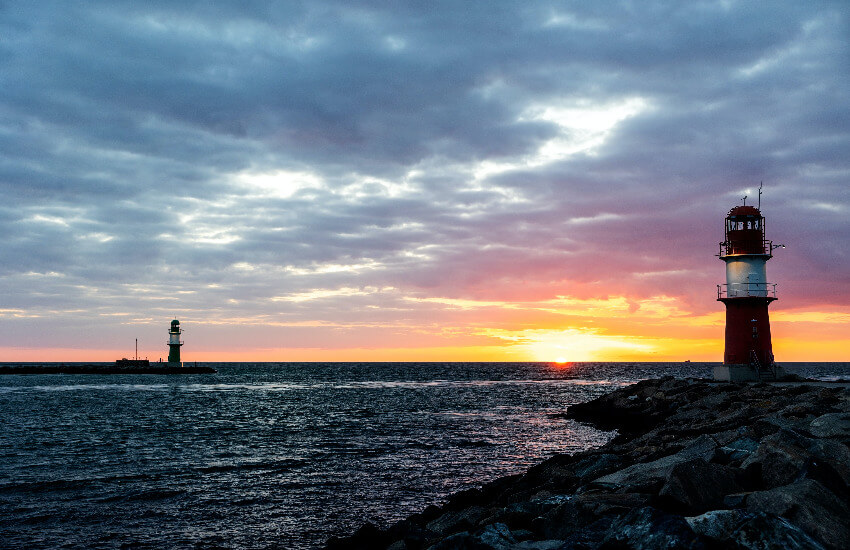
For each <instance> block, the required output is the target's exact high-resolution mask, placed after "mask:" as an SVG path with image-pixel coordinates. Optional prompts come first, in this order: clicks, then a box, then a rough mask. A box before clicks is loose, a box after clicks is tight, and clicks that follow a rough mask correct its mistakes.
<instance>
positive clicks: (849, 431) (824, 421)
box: [809, 412, 850, 440]
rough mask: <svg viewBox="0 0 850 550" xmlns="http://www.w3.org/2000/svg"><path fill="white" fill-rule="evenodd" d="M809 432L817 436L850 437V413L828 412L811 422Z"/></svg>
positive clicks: (845, 438)
mask: <svg viewBox="0 0 850 550" xmlns="http://www.w3.org/2000/svg"><path fill="white" fill-rule="evenodd" d="M809 433H811V434H812V435H814V436H816V437H837V438H841V439H843V440H847V439H850V413H846V412H840V413H827V414H823V415H821V416H819V417H817V418H815V419H814V420H812V421H811V422H810V423H809Z"/></svg>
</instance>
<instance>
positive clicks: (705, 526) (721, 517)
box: [685, 510, 752, 540]
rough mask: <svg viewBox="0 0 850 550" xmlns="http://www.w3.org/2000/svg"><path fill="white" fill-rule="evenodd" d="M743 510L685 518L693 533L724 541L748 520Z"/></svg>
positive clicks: (712, 511) (719, 511)
mask: <svg viewBox="0 0 850 550" xmlns="http://www.w3.org/2000/svg"><path fill="white" fill-rule="evenodd" d="M750 517H752V514H749V513H747V512H745V511H743V510H711V511H710V512H706V513H704V514H701V515H699V516H693V517H688V518H685V521H687V522H688V525H689V526H690V528H691V529H692V530H693V532H694V533H697V534H698V535H702V536H704V537H708V538H711V539H715V540H726V539H728V538H729V537H730V536H731V535H732V533H734V532H735V530H736V529H737V528H738V527H739V526H740V525H741V524H742V523H743V522H744V521H745V520H747V519H748V518H750Z"/></svg>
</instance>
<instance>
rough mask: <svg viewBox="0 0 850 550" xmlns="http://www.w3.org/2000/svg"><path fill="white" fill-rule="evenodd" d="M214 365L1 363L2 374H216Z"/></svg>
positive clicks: (0, 371) (0, 370) (0, 372)
mask: <svg viewBox="0 0 850 550" xmlns="http://www.w3.org/2000/svg"><path fill="white" fill-rule="evenodd" d="M215 372H217V371H216V370H215V369H214V368H212V367H205V366H198V365H184V366H177V365H169V364H168V363H151V364H150V365H144V366H140V365H119V364H109V363H103V364H82V363H70V364H65V363H54V364H26V363H21V364H8V365H0V374H214V373H215Z"/></svg>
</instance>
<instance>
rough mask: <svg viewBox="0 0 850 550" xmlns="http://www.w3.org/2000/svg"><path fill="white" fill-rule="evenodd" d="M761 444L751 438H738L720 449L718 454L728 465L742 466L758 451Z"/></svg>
mask: <svg viewBox="0 0 850 550" xmlns="http://www.w3.org/2000/svg"><path fill="white" fill-rule="evenodd" d="M758 446H759V442H758V441H756V440H755V439H752V438H751V437H741V438H738V439H736V440H734V441H732V442H730V443H727V444H726V445H724V446H722V447H720V449H718V454H719V455H720V457H721V458H722V459H723V461H724V462H726V463H731V464H740V463H741V461H743V460H745V459H747V458H748V457H749V456H750V455H751V454H753V452H755V450H756V449H758Z"/></svg>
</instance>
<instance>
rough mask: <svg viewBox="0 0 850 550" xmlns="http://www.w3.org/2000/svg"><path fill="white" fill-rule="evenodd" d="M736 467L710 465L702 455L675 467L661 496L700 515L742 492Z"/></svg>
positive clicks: (686, 510)
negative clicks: (724, 498)
mask: <svg viewBox="0 0 850 550" xmlns="http://www.w3.org/2000/svg"><path fill="white" fill-rule="evenodd" d="M736 472H737V469H736V468H731V467H729V466H722V465H720V464H711V463H708V462H706V461H705V460H704V459H702V458H697V459H694V460H690V461H688V462H682V463H680V464H676V465H675V466H673V469H672V470H671V472H670V475H669V476H668V477H667V481H666V482H665V483H664V486H663V487H662V488H661V491H660V492H659V495H660V496H662V497H666V498H667V499H669V500H672V501H673V504H674V506H675V507H679V506H683V507H684V510H685V512H687V513H695V514H699V513H701V512H705V511H707V510H711V509H713V508H718V507H720V506H722V505H723V497H724V496H726V495H728V494H731V493H737V492H739V491H741V489H742V488H741V486H740V485H739V484H738V482H737V481H736V477H737V475H736Z"/></svg>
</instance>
